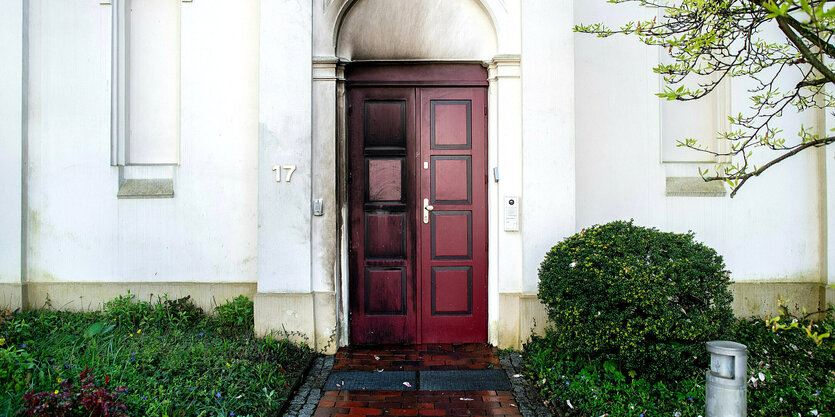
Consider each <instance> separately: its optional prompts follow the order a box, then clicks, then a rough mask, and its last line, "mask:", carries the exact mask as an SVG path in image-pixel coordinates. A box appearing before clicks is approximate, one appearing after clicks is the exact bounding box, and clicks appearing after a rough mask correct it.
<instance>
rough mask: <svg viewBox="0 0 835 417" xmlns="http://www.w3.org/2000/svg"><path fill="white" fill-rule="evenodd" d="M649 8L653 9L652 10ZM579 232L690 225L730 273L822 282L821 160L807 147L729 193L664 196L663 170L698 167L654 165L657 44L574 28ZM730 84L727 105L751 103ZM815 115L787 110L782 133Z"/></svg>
mask: <svg viewBox="0 0 835 417" xmlns="http://www.w3.org/2000/svg"><path fill="white" fill-rule="evenodd" d="M574 5H575V22H577V23H593V22H598V21H605V22H607V23H608V24H611V25H612V26H617V25H618V22H622V21H623V20H625V19H626V18H628V17H629V16H630V13H631V12H633V11H636V10H639V9H634V8H632V9H630V7H629V6H626V5H603V4H599V3H598V2H588V1H584V0H578V1H575V2H574ZM650 16H651V15H650ZM575 39H576V43H575V58H576V66H575V86H576V94H577V95H576V97H577V100H576V113H577V125H576V127H577V139H576V141H577V153H576V158H577V168H576V176H577V192H576V195H577V223H576V230H578V231H579V230H580V229H582V228H584V227H588V226H590V225H593V224H599V223H604V222H608V221H611V220H615V219H626V220H628V219H630V218H634V219H635V222H636V223H637V224H641V225H646V226H653V227H657V228H659V229H661V230H666V231H675V232H686V231H687V230H693V231H694V232H695V233H696V238H697V240H700V241H703V242H705V243H706V244H708V245H710V246H712V247H714V248H716V249H717V251H719V253H720V254H721V255H723V256H724V258H725V262H726V264H727V266H728V268H729V270H730V271H731V272H732V277H733V279H734V280H736V281H740V282H741V281H757V280H781V281H792V282H810V281H819V280H820V273H821V270H820V257H821V256H822V244H821V233H823V230H824V229H823V226H824V225H823V223H822V220H821V206H820V203H821V202H820V198H821V196H822V195H823V194H822V193H823V192H824V189H823V188H822V186H821V182H820V177H819V171H818V169H819V166H818V165H819V162H818V158H817V156H816V155H815V154H814V153H812V152H809V153H804V154H801V155H799V156H797V157H794V158H792V160H790V161H788V162H786V163H783V164H780V166H777V167H774V168H772V169H771V170H769V171H768V172H766V173H765V174H763V175H762V176H760V177H759V178H755V179H753V180H751V181H749V182H748V183H747V184H746V185H745V186H744V187H743V188H742V190H741V191H740V192H739V193H738V194H737V196H736V197H735V198H734V199H729V198H727V197H713V198H704V197H665V196H664V189H665V177H666V176H667V175H669V176H691V177H696V176H698V172H697V171H696V165H692V164H662V163H660V139H659V125H660V124H659V103H658V98H656V97H655V96H654V95H653V94H654V93H655V92H657V91H658V79H657V77H656V76H655V75H654V74H652V72H651V67H652V66H653V65H655V63H656V62H657V59H658V58H657V57H658V53H657V50H655V49H652V48H649V47H645V46H643V45H641V44H640V43H638V42H637V41H636V40H635V39H633V38H623V37H615V38H609V39H598V38H595V37H593V36H589V35H580V34H578V35H576V38H575ZM744 89H745V85H744V83H742V82H734V83H733V86H732V87H731V95H732V97H733V99H732V107H731V112H732V113H733V114H736V113H737V112H739V111H744V109H745V108H747V106H748V103H747V99H746V98H745V97H746V96H747V95H746V94H745V92H744ZM801 122H803V123H805V124H806V125H807V126H808V125H810V124H813V122H814V115H812V114H810V115H803V116H802V117H801V116H797V115H786V117H785V118H784V125H785V131H786V132H787V137H788V138H791V137H793V136H794V133H793V132H794V131H795V130H796V127H797V126H799V125H800V123H801Z"/></svg>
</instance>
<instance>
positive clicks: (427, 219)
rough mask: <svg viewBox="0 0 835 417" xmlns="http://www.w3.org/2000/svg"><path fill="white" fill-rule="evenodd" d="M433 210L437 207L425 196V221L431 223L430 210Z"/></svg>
mask: <svg viewBox="0 0 835 417" xmlns="http://www.w3.org/2000/svg"><path fill="white" fill-rule="evenodd" d="M432 210H435V207H434V206H430V205H429V199H428V198H424V199H423V222H424V223H429V212H430V211H432Z"/></svg>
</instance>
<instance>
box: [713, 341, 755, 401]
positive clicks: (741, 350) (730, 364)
mask: <svg viewBox="0 0 835 417" xmlns="http://www.w3.org/2000/svg"><path fill="white" fill-rule="evenodd" d="M707 351H708V352H710V370H709V371H707V385H705V417H746V416H747V415H748V398H747V394H748V380H747V376H748V368H747V362H748V348H747V347H746V346H745V345H743V344H740V343H736V342H728V341H713V342H707Z"/></svg>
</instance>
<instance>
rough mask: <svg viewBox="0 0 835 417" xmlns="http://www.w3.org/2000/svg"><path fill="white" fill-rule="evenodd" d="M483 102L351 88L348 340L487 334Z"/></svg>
mask: <svg viewBox="0 0 835 417" xmlns="http://www.w3.org/2000/svg"><path fill="white" fill-rule="evenodd" d="M485 97H486V90H485V89H484V88H393V87H392V88H370V87H366V88H353V89H351V90H349V93H348V104H349V117H348V123H349V125H348V133H349V145H348V148H349V149H348V151H349V155H348V157H349V173H350V174H349V194H350V195H349V212H350V224H349V226H350V239H351V241H350V244H349V248H350V274H351V276H350V278H349V279H350V287H351V294H350V299H351V343H357V344H370V343H466V342H485V341H486V340H487V264H486V263H487V257H486V250H487V245H486V235H487V213H486V207H487V206H486V171H487V169H486V120H485V117H484V109H485Z"/></svg>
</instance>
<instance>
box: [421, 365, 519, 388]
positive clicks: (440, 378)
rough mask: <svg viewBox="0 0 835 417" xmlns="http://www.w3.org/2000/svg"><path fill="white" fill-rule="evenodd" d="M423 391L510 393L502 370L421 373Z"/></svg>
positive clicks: (508, 384)
mask: <svg viewBox="0 0 835 417" xmlns="http://www.w3.org/2000/svg"><path fill="white" fill-rule="evenodd" d="M420 390H421V391H510V383H509V382H508V381H507V375H506V374H505V372H504V371H503V370H500V369H485V370H477V371H421V372H420Z"/></svg>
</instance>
